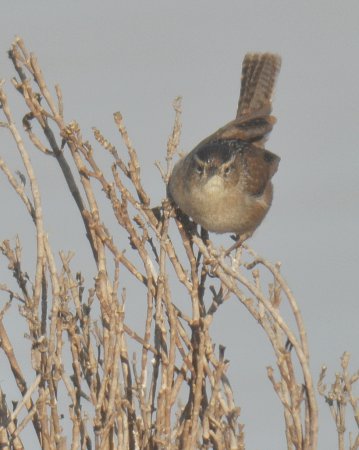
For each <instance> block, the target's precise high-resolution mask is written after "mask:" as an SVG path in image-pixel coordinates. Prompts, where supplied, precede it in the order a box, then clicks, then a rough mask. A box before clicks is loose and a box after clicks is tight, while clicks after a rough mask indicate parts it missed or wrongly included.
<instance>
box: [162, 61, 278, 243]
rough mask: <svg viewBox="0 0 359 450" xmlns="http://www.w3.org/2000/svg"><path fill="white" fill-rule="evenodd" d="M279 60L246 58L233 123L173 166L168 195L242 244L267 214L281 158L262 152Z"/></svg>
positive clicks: (208, 225) (187, 211) (270, 119)
mask: <svg viewBox="0 0 359 450" xmlns="http://www.w3.org/2000/svg"><path fill="white" fill-rule="evenodd" d="M280 65H281V58H280V57H279V56H278V55H275V54H271V53H248V54H247V55H246V56H245V58H244V60H243V65H242V81H241V91H240V96H239V102H238V109H237V115H236V118H235V119H234V120H233V121H231V122H229V123H227V124H226V125H225V126H224V127H222V128H220V129H219V130H217V131H216V132H215V133H213V134H211V135H210V136H208V137H207V138H206V139H204V140H203V141H202V142H200V143H199V144H198V145H197V146H196V147H195V148H194V149H193V150H192V151H191V152H190V153H189V154H188V155H187V156H186V157H184V158H182V159H181V160H180V161H178V162H177V164H176V165H175V166H174V169H173V172H172V174H171V177H170V179H169V183H168V188H167V192H168V196H169V197H170V198H171V199H172V201H173V202H174V203H175V204H176V205H177V206H178V207H179V208H180V209H181V210H182V211H183V212H184V213H185V214H187V215H188V216H190V217H192V219H193V220H194V221H195V222H196V223H197V224H199V225H201V226H202V227H203V228H205V229H206V230H208V231H214V232H215V233H227V232H232V233H235V234H236V235H237V238H238V239H240V241H241V242H243V241H244V240H245V239H247V238H248V237H250V236H251V235H252V234H253V232H254V231H255V229H256V228H257V227H258V226H259V225H260V223H261V222H262V220H263V219H264V217H265V215H266V214H267V212H268V210H269V208H270V206H271V203H272V198H273V186H272V182H271V178H272V177H273V175H274V174H275V172H276V171H277V168H278V164H279V161H280V158H279V157H278V156H277V155H275V154H274V153H271V152H270V151H268V150H266V149H265V148H264V142H265V140H266V137H267V136H268V134H269V133H270V131H271V130H272V128H273V125H274V124H275V122H276V119H275V118H274V117H273V116H271V111H272V96H273V92H274V86H275V82H276V78H277V76H278V73H279V70H280Z"/></svg>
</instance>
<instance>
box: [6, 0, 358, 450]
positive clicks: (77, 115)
mask: <svg viewBox="0 0 359 450" xmlns="http://www.w3.org/2000/svg"><path fill="white" fill-rule="evenodd" d="M1 4H2V8H1V10H2V13H1V18H0V78H6V79H7V82H8V85H9V90H10V83H9V80H10V76H12V72H11V71H10V69H11V65H10V62H9V61H8V60H7V58H6V53H5V52H6V50H7V49H8V48H9V46H10V44H11V41H12V39H13V37H14V36H15V35H16V34H18V35H20V36H21V37H23V38H24V40H25V43H26V45H27V47H28V48H29V49H30V50H31V51H34V52H35V53H36V54H37V56H38V58H39V62H40V65H41V67H42V70H43V72H44V73H45V76H46V79H47V82H48V84H49V85H53V84H55V83H59V84H60V85H61V87H62V90H63V95H64V104H65V116H66V120H67V121H70V120H72V119H76V120H77V121H78V122H79V123H80V125H81V128H82V132H83V134H84V135H87V136H88V137H89V138H90V137H91V127H92V126H97V127H99V128H100V129H101V130H102V131H104V133H105V134H107V136H108V137H109V138H110V139H111V140H112V141H114V142H117V143H118V146H119V147H120V146H121V144H120V143H119V142H120V139H119V137H118V136H117V133H116V131H115V127H114V125H113V123H112V113H113V112H114V111H118V110H120V111H121V112H122V114H123V115H124V118H125V122H126V125H127V128H128V131H129V133H130V136H131V139H132V141H133V142H134V144H135V147H136V149H137V151H138V154H139V158H140V161H141V163H142V167H143V168H144V170H143V179H144V184H145V186H146V187H147V188H148V190H149V192H150V194H151V196H152V198H153V203H156V202H157V203H158V202H160V200H161V199H162V198H163V197H164V195H165V194H164V187H163V184H162V182H161V181H160V180H159V176H158V172H157V169H156V168H155V167H154V164H153V163H154V161H155V160H163V159H164V156H165V149H166V141H167V138H168V135H169V133H170V131H171V126H172V123H173V111H172V107H171V103H172V100H173V99H174V97H176V96H177V95H181V96H182V97H183V134H182V140H181V146H180V147H181V149H183V151H189V150H191V149H192V148H193V147H194V146H195V145H196V144H197V143H198V142H199V141H200V140H201V139H202V138H204V137H205V136H207V135H208V134H209V133H211V132H213V131H214V130H216V129H217V128H218V127H219V126H222V125H223V124H224V123H226V122H227V121H229V120H230V119H232V118H233V117H234V114H235V110H236V105H237V100H238V94H239V86H240V71H241V63H242V59H243V56H244V54H245V53H246V52H248V51H271V52H277V53H279V54H281V55H282V58H283V64H282V70H281V73H280V76H279V81H278V84H277V93H276V97H275V101H274V114H275V115H276V116H277V118H278V122H277V124H276V126H275V129H274V131H273V132H272V134H271V136H270V139H269V141H268V143H267V148H268V149H270V150H272V151H273V152H275V153H276V154H278V155H280V157H281V163H280V167H279V171H278V173H277V174H276V175H275V177H274V188H275V196H274V202H273V206H272V209H271V211H270V212H269V214H268V217H267V218H266V219H265V221H264V223H263V224H262V225H261V227H260V228H259V229H258V230H257V232H256V234H255V236H254V237H253V238H252V240H251V241H250V245H251V246H252V247H254V249H255V250H256V251H258V252H259V253H260V254H262V255H263V256H265V257H268V258H269V259H271V260H272V261H277V260H280V261H282V263H283V273H284V274H285V277H286V279H287V281H288V283H289V285H290V286H291V288H292V290H293V291H294V293H295V295H296V297H297V300H298V303H299V305H300V308H301V310H302V313H303V315H304V319H305V321H306V325H307V331H308V336H309V342H310V347H311V355H312V357H311V358H312V359H311V365H312V369H313V373H314V378H315V379H317V374H318V372H319V368H320V366H321V365H322V364H323V363H324V364H326V365H327V366H328V367H329V368H330V373H331V374H332V373H333V372H334V371H335V370H337V369H338V368H339V357H340V356H341V354H342V353H343V351H344V350H347V351H349V352H350V353H351V354H352V369H353V371H354V369H355V368H358V367H359V352H358V342H359V327H358V317H359V314H358V313H359V307H358V286H357V276H358V275H357V272H358V262H359V239H358V237H357V233H358V225H359V208H358V200H359V181H358V171H359V151H358V148H357V147H358V143H357V140H358V137H357V130H358V123H359V89H358V80H359V58H358V55H359V25H358V24H359V3H358V2H357V1H343V2H335V1H328V0H320V1H317V0H315V1H313V0H312V1H309V0H304V1H301V2H293V1H286V0H274V1H271V2H269V1H265V0H245V1H223V2H219V1H212V0H210V1H196V2H190V1H188V0H185V1H181V2H171V1H168V0H167V1H162V0H157V1H151V0H150V1H147V2H145V1H142V2H130V1H128V2H123V1H122V2H121V1H104V2H98V1H93V0H87V1H84V0H73V1H62V2H46V1H40V0H32V1H31V2H25V1H22V2H21V1H19V2H5V1H4V0H3V1H2V2H1ZM11 98H12V100H13V102H14V103H13V105H14V106H13V108H14V110H15V109H16V108H17V107H19V105H20V102H19V99H18V98H17V96H16V95H14V96H12V97H11ZM20 108H21V109H20V112H19V113H18V114H19V116H18V117H19V118H21V117H22V116H21V112H22V111H23V106H22V105H21V107H20ZM18 111H19V110H18ZM18 120H19V121H20V119H18ZM8 142H9V141H6V140H4V138H3V133H1V134H0V154H1V156H2V157H4V158H5V159H7V160H10V161H11V162H12V164H13V165H14V167H16V162H15V160H13V152H12V151H11V150H13V149H12V148H11V145H9V144H8ZM34 154H35V153H33V155H34ZM33 161H34V164H35V167H36V169H37V171H38V174H39V179H40V182H41V183H42V186H43V189H44V190H45V193H43V202H44V205H45V211H47V214H48V215H50V217H48V216H47V227H48V230H49V233H50V238H51V236H52V238H53V240H56V239H57V237H56V236H58V233H59V230H61V233H63V234H62V239H61V244H60V243H59V245H61V247H64V244H63V243H64V241H65V242H66V246H67V247H66V248H68V249H70V248H75V247H76V248H77V249H79V250H78V252H79V255H80V256H78V257H79V264H81V255H85V252H86V251H87V250H85V247H86V242H84V243H83V244H81V243H80V244H79V242H78V235H77V234H76V232H74V227H76V226H77V227H78V233H81V232H82V230H81V225H80V223H77V222H76V221H77V220H78V219H77V218H76V217H75V214H76V213H75V208H74V207H73V206H72V204H71V200H70V197H69V194H68V193H67V191H66V189H65V188H64V187H62V186H61V183H62V181H61V176H60V175H59V174H58V168H57V166H56V165H55V164H51V163H49V161H48V159H46V158H42V157H41V156H40V157H39V156H37V157H36V158H35V157H34V156H33ZM5 186H6V182H5V180H4V178H3V177H0V199H1V202H6V207H7V210H8V211H9V220H7V219H4V221H3V222H2V225H1V227H0V240H3V239H5V238H13V237H14V236H15V233H16V231H17V230H16V229H15V228H16V227H14V223H16V224H17V225H18V228H19V232H20V233H21V232H23V233H24V234H25V235H26V231H25V230H22V227H23V226H24V225H23V224H22V221H23V220H25V218H26V215H25V213H24V212H19V203H18V202H17V200H15V197H14V196H13V194H11V193H10V192H9V190H8V189H7V188H6V189H5V188H4V187H5ZM54 201H62V202H63V204H64V205H66V208H68V211H67V213H66V219H64V216H63V211H61V212H60V211H52V210H51V204H52V203H53V202H54ZM46 208H47V210H46ZM72 213H73V214H74V218H72V216H71V214H72ZM69 218H70V219H69ZM26 221H27V218H26ZM26 223H27V224H28V223H29V222H28V221H27V222H26ZM76 229H77V228H76ZM212 237H213V236H212ZM213 238H214V240H215V241H216V239H217V238H216V237H213ZM218 242H219V241H218ZM221 242H222V240H221ZM226 242H229V239H228V238H227V240H226ZM30 245H31V244H30ZM82 245H83V247H82ZM82 251H83V253H81V252H82ZM83 258H84V261H86V259H85V256H83ZM30 261H31V258H29V262H30ZM3 269H5V266H4V263H3V262H2V263H1V264H0V270H1V273H3ZM1 281H3V279H2V278H1V280H0V282H1ZM238 323H239V324H242V323H243V327H238ZM224 324H225V325H224ZM214 338H215V340H216V341H217V342H218V343H222V344H224V345H226V346H227V357H228V358H229V359H230V360H231V369H230V379H231V381H232V385H233V387H234V389H235V392H236V400H237V403H238V404H239V405H240V406H241V407H242V422H244V423H245V424H246V442H247V446H248V448H253V449H269V450H270V449H279V448H285V443H284V435H283V432H282V431H283V430H282V416H281V413H280V409H279V408H278V413H276V411H277V410H276V406H277V403H278V401H277V399H276V398H275V396H274V394H273V393H272V388H271V386H270V383H269V381H268V380H267V378H266V371H265V367H266V366H267V365H269V364H274V360H273V356H272V354H271V352H270V349H269V348H268V346H267V344H266V342H265V337H264V335H261V334H260V333H258V330H257V328H256V325H255V324H253V323H252V320H251V319H250V318H249V317H247V313H246V311H245V310H244V308H243V307H241V305H240V304H239V303H236V302H235V301H232V302H227V304H226V305H225V306H224V307H223V308H222V311H221V313H220V314H219V315H218V317H217V318H216V322H215V324H214ZM233 342H235V347H233ZM242 342H243V345H241V343H242ZM248 343H251V345H249V346H248ZM253 349H255V351H254V350H253ZM258 389H259V390H260V392H258ZM260 395H261V396H263V398H264V401H263V400H261V401H259V396H260ZM318 401H319V407H320V412H321V414H320V427H321V432H320V438H319V448H320V449H323V450H324V449H328V448H335V444H333V442H336V441H335V430H334V424H332V422H331V418H330V416H329V412H328V410H327V407H326V405H324V402H323V400H322V399H318Z"/></svg>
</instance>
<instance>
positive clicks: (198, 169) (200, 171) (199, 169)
mask: <svg viewBox="0 0 359 450" xmlns="http://www.w3.org/2000/svg"><path fill="white" fill-rule="evenodd" d="M195 170H196V172H197V173H198V175H202V174H203V167H202V166H200V165H199V164H196V166H195Z"/></svg>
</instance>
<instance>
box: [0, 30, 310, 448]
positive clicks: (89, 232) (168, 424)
mask: <svg viewBox="0 0 359 450" xmlns="http://www.w3.org/2000/svg"><path fill="white" fill-rule="evenodd" d="M9 55H10V58H11V61H12V63H13V65H14V68H15V70H16V74H17V76H16V78H14V79H13V80H12V83H13V85H14V87H15V88H16V90H17V91H18V92H19V94H21V96H22V98H23V100H24V102H25V103H26V106H27V108H28V111H29V112H28V113H27V114H26V115H25V117H24V118H23V131H22V132H20V130H19V129H18V128H17V127H16V125H15V120H14V118H13V115H12V112H11V110H10V107H9V103H8V99H7V95H6V93H5V90H4V82H2V84H1V86H0V102H1V107H2V110H1V113H2V116H3V118H2V122H1V126H2V127H3V128H4V130H2V131H3V132H5V131H6V130H7V131H8V132H9V133H10V135H11V137H12V139H13V141H14V142H15V143H16V146H17V150H18V152H19V154H20V156H21V158H22V162H23V166H24V173H25V174H26V177H24V175H22V174H20V175H22V178H20V182H19V180H18V178H17V177H16V176H15V175H14V174H13V173H12V171H11V170H10V168H9V166H8V165H7V163H6V162H5V160H3V159H2V158H1V159H0V168H1V170H2V172H3V173H4V174H5V175H6V177H7V179H8V182H9V184H10V185H11V187H12V188H13V189H14V190H15V192H16V193H17V195H18V197H19V199H20V200H21V201H22V203H23V204H24V206H25V208H26V210H27V211H28V213H29V215H30V217H31V219H32V221H33V224H34V228H35V232H36V252H37V253H36V257H34V263H35V270H34V276H33V278H31V277H30V276H29V275H28V274H27V273H26V271H25V269H24V268H23V263H22V259H21V248H22V247H21V246H22V245H23V244H24V243H22V244H21V243H20V242H19V241H18V240H17V241H16V242H14V243H11V242H9V241H8V240H5V241H3V242H2V244H1V251H2V254H3V255H4V257H5V258H6V259H7V263H8V267H9V270H10V271H12V275H13V277H14V279H15V280H16V283H17V286H18V289H17V290H14V289H10V288H9V287H8V285H6V284H1V286H0V288H1V292H2V295H1V302H2V304H1V312H0V347H1V349H2V352H3V354H4V355H5V357H6V360H7V365H8V367H9V368H10V369H11V371H12V376H13V377H14V379H15V381H16V384H17V387H18V390H19V394H18V396H17V397H16V398H15V399H14V400H16V403H15V404H14V407H13V408H11V407H10V405H9V400H8V399H7V397H6V395H5V392H2V390H1V386H0V446H1V448H4V449H5V448H6V449H7V448H9V449H10V448H14V449H22V448H26V441H24V438H23V436H25V435H26V434H25V432H26V430H27V429H29V428H31V427H32V428H33V430H34V433H35V434H34V436H35V439H37V440H38V446H39V447H41V448H43V449H55V448H56V449H65V448H73V449H78V448H81V449H91V448H95V449H112V448H117V449H164V448H166V449H168V450H169V449H189V450H190V449H196V448H201V449H206V448H213V449H232V450H234V449H244V448H245V444H244V433H243V426H242V425H241V423H240V421H239V414H240V409H239V408H238V407H237V406H236V405H235V401H234V396H233V392H232V389H231V386H230V383H229V380H228V378H227V375H226V371H227V368H228V361H227V360H226V359H225V356H224V353H225V351H224V348H223V347H219V348H218V350H216V347H215V345H214V343H213V342H212V338H211V334H210V329H211V324H212V321H213V317H214V315H215V314H216V312H217V310H218V309H219V308H220V307H221V304H222V303H223V302H224V301H226V300H227V299H228V298H229V297H231V298H233V297H234V298H237V299H238V300H239V301H240V302H241V303H242V304H243V306H244V307H245V308H246V309H247V310H248V312H249V314H251V315H252V316H253V318H254V319H255V320H256V321H257V323H258V325H259V326H260V327H262V329H263V330H264V332H265V335H266V336H267V338H268V339H269V341H270V344H271V346H272V348H273V351H274V355H275V358H276V365H277V368H276V369H274V368H272V367H269V368H268V377H269V380H270V381H271V383H272V385H273V388H274V390H275V392H276V393H277V396H278V398H279V401H280V402H281V404H282V405H283V411H284V420H285V429H286V441H287V448H288V449H297V450H302V449H306V450H309V449H315V448H316V445H317V444H316V443H317V428H318V426H317V405H316V399H315V392H314V387H313V380H312V376H311V372H310V368H309V350H308V344H307V338H306V332H305V327H304V323H303V320H302V317H301V314H300V311H299V309H298V306H297V303H296V301H295V299H294V297H293V294H292V293H291V291H290V289H289V288H288V285H287V284H286V282H285V281H284V279H283V277H282V276H281V272H280V267H279V264H276V265H273V264H270V263H269V262H268V261H266V260H264V259H263V258H261V257H260V256H258V255H257V254H256V253H255V252H254V251H253V250H251V249H249V248H248V247H247V246H242V248H240V249H237V250H236V251H235V253H232V255H231V256H226V255H225V252H224V251H221V250H218V249H216V248H214V247H213V245H212V244H211V243H210V242H208V241H207V240H204V239H202V236H200V235H198V234H197V232H196V231H195V229H194V227H193V226H191V224H190V223H189V222H188V221H187V222H186V221H185V219H184V218H180V217H179V216H178V215H176V214H175V212H174V211H173V208H172V206H171V205H170V204H169V203H168V200H164V201H163V203H162V205H161V208H157V209H156V208H153V205H151V203H150V198H149V196H148V195H147V193H146V191H145V189H144V187H143V186H142V184H141V177H140V165H139V161H138V158H137V154H136V151H135V149H134V148H133V146H132V144H131V141H130V139H129V137H128V135H127V132H126V129H125V126H124V123H123V119H122V117H121V114H120V113H116V114H115V115H114V120H115V124H116V126H117V128H118V131H119V133H120V135H121V137H122V140H123V142H124V144H125V146H126V148H127V154H128V155H127V157H126V158H123V157H122V156H121V155H120V154H119V152H118V151H117V149H116V147H115V146H114V145H113V144H111V143H110V142H109V141H108V140H107V139H106V138H105V137H104V136H103V134H102V133H101V132H100V131H99V130H97V129H95V130H94V137H95V141H96V143H95V145H96V148H94V147H93V144H90V143H89V142H88V141H87V140H83V138H82V134H81V130H80V127H79V125H78V124H77V123H76V122H72V123H66V122H65V120H64V115H63V103H62V95H61V90H60V88H59V87H58V86H56V87H55V92H56V97H55V98H54V97H53V96H52V95H51V93H50V90H49V89H48V87H47V84H46V83H45V80H44V77H43V75H42V73H41V70H40V68H39V65H38V62H37V60H36V58H35V56H34V55H33V54H30V53H29V52H28V51H27V49H26V48H25V45H24V43H23V42H22V40H21V39H20V38H17V39H16V40H15V42H14V44H13V45H12V47H11V50H10V53H9ZM174 108H175V113H176V115H175V123H174V128H173V132H172V134H171V136H170V138H169V140H168V147H167V157H166V167H165V168H161V167H160V166H159V168H160V169H161V173H162V177H163V179H164V181H165V182H166V181H167V180H168V176H169V174H170V171H171V167H172V158H173V156H174V154H175V152H176V151H177V147H178V144H179V135H180V101H179V99H177V100H176V101H175V102H174ZM35 124H36V129H39V130H40V132H35V131H34V128H35V126H34V125H35ZM22 133H26V134H27V136H28V137H29V139H30V140H31V142H32V144H33V145H34V147H35V148H36V149H38V150H39V151H40V152H41V153H43V156H44V157H47V158H49V157H52V158H55V159H56V161H57V162H58V165H59V168H60V170H61V171H62V173H63V176H64V180H65V182H66V183H67V186H68V188H69V190H70V192H71V194H72V197H73V199H74V201H75V203H76V206H77V208H78V212H79V214H80V215H81V218H82V221H83V224H84V230H85V232H86V236H87V239H88V242H89V245H90V247H91V254H92V256H93V259H94V262H95V265H96V268H97V269H96V270H97V272H96V275H95V278H94V280H95V281H94V285H93V286H91V287H90V288H89V286H88V285H87V284H86V283H85V280H84V278H83V275H82V274H81V273H80V272H75V273H74V271H73V269H72V268H71V254H65V253H61V252H60V260H59V261H60V266H59V264H58V262H57V261H58V259H57V256H56V257H55V255H54V254H53V251H52V248H51V244H50V242H49V240H48V238H47V235H46V231H45V227H44V222H43V213H42V205H41V196H40V188H39V185H38V182H37V178H36V174H35V173H34V169H33V166H32V164H31V161H30V158H29V154H28V151H27V149H26V147H25V144H24V140H23V137H22ZM100 151H105V152H107V153H108V154H109V155H111V157H112V158H113V164H112V167H111V170H112V177H110V178H109V177H106V176H105V175H104V172H103V171H102V170H101V168H100V167H99V165H98V161H97V159H98V158H96V155H98V154H99V152H100ZM74 168H75V169H74ZM25 179H27V180H28V185H27V188H26V189H27V190H26V189H25V186H24V181H25ZM98 185H99V186H100V188H101V191H100V190H99V189H98ZM95 187H96V188H95ZM98 192H101V193H100V194H98ZM99 195H101V198H98V196H99ZM99 202H101V203H104V202H108V204H109V205H110V206H111V209H112V212H113V215H114V218H115V219H116V221H117V223H118V229H117V230H116V234H119V233H122V234H126V235H127V236H128V237H129V240H130V245H131V247H132V249H133V250H132V251H127V252H125V251H124V248H122V247H121V246H120V245H119V244H118V242H117V241H116V239H115V238H114V237H113V236H114V234H111V232H110V231H109V228H108V227H107V226H106V224H105V223H104V219H103V217H102V215H101V206H100V204H99ZM173 217H174V219H173ZM170 220H175V221H176V224H177V228H178V231H179V234H180V237H181V245H179V246H177V248H176V246H175V245H174V243H173V242H174V241H173V237H172V236H170V233H169V221H170ZM29 226H31V225H29ZM180 246H181V247H182V248H181V249H179V247H180ZM179 250H180V251H179ZM134 253H136V254H137V257H136V258H137V259H136V258H131V255H133V254H134ZM170 275H171V276H170ZM129 276H131V277H133V279H134V280H135V281H136V283H138V284H139V285H142V286H143V288H144V290H145V294H144V295H143V298H141V299H140V298H139V296H137V297H134V298H131V301H132V302H135V301H136V302H139V304H138V308H141V309H145V320H144V323H143V326H142V328H138V329H136V330H135V329H133V327H132V328H131V327H130V326H129V325H128V321H127V320H126V312H125V304H126V295H129V294H128V293H126V291H125V285H126V279H127V278H128V277H129ZM268 276H270V277H271V279H272V282H271V283H270V285H269V287H267V286H263V285H264V284H265V283H264V281H263V277H268ZM209 277H211V280H212V281H211V284H213V283H214V281H216V282H217V287H214V286H210V287H209V283H208V278H209ZM173 279H175V280H176V282H177V285H176V286H179V285H181V286H182V289H184V291H185V292H186V295H185V296H182V298H181V299H179V300H178V301H177V300H176V296H175V295H174V292H175V287H174V286H175V285H174V284H173V283H172V280H173ZM214 279H215V280H214ZM87 283H88V281H87ZM205 295H206V299H208V298H210V299H211V300H210V304H209V305H208V301H207V302H205ZM188 302H189V304H190V308H188V311H190V312H188V311H187V312H186V308H185V307H183V305H184V304H187V305H188ZM15 303H17V304H18V305H19V306H20V308H19V311H20V313H21V315H22V316H23V317H24V318H25V319H26V323H27V326H28V329H27V330H26V333H27V335H28V336H29V337H30V339H31V346H32V351H31V366H32V370H33V371H32V373H24V371H23V369H22V361H19V360H18V358H17V356H16V348H15V346H14V345H13V343H12V342H10V340H9V337H8V330H7V329H6V316H7V313H8V311H9V309H10V308H13V307H14V304H15ZM284 303H285V304H286V307H288V306H289V308H290V311H291V313H292V317H291V318H290V320H287V321H286V320H285V319H284V317H283V313H282V312H281V308H282V305H283V304H284ZM98 319H100V320H98ZM293 319H294V320H293ZM288 322H291V323H292V322H293V323H294V324H295V325H294V327H290V326H289V325H288ZM133 348H137V354H139V357H138V359H137V358H136V357H135V356H133V352H132V350H131V349H133ZM69 361H70V363H69ZM4 372H5V370H3V369H2V373H4ZM8 376H9V375H8ZM2 377H4V375H2ZM60 392H62V394H63V393H64V392H66V394H67V396H66V395H65V396H64V395H63V397H62V398H61V399H60V398H59V395H60V394H59V393H60ZM66 401H67V404H65V406H64V402H66ZM28 448H30V447H28ZM31 448H34V447H33V446H32V447H31Z"/></svg>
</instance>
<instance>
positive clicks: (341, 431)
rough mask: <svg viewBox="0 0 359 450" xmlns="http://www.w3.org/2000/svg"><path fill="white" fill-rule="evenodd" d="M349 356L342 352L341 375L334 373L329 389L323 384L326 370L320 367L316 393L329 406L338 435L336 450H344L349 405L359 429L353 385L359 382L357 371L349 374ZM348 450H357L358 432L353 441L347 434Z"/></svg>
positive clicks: (358, 415)
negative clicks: (317, 392)
mask: <svg viewBox="0 0 359 450" xmlns="http://www.w3.org/2000/svg"><path fill="white" fill-rule="evenodd" d="M349 361H350V355H349V353H348V352H344V353H343V355H342V357H341V373H336V374H335V378H334V382H333V384H332V385H331V387H330V388H328V387H327V386H326V385H325V384H324V379H325V376H326V371H327V368H326V367H325V366H323V367H322V370H321V373H320V376H319V380H318V391H319V394H320V395H322V396H323V397H324V398H325V400H326V402H327V404H328V405H329V408H330V412H331V414H332V417H333V420H334V422H335V425H336V429H337V435H338V449H339V450H344V449H345V448H346V447H345V433H346V428H347V424H346V420H347V406H348V404H350V406H351V409H352V414H353V416H354V419H355V422H356V425H357V428H358V429H359V399H358V397H355V395H354V384H355V383H357V382H358V380H359V371H357V372H356V373H354V374H353V375H350V374H349V370H348V368H349ZM349 442H350V445H349V450H358V449H359V432H357V433H356V437H355V439H353V434H352V433H349Z"/></svg>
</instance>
